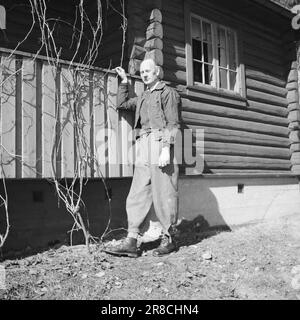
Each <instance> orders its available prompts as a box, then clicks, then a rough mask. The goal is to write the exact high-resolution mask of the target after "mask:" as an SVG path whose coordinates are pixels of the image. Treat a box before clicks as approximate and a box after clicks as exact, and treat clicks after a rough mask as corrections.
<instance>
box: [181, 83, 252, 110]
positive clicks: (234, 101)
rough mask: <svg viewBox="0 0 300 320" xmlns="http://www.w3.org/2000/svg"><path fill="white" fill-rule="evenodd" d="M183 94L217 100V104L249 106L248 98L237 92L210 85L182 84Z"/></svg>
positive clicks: (211, 100) (201, 98)
mask: <svg viewBox="0 0 300 320" xmlns="http://www.w3.org/2000/svg"><path fill="white" fill-rule="evenodd" d="M180 89H181V94H182V95H183V96H188V97H193V98H195V99H200V100H205V101H209V102H216V103H217V104H228V105H235V106H240V107H246V106H247V99H246V98H245V97H242V96H241V95H240V94H238V93H235V92H232V93H231V92H229V91H223V90H218V89H216V88H212V87H209V86H197V85H193V86H182V87H181V88H180Z"/></svg>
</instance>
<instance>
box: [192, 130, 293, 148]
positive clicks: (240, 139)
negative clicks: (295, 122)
mask: <svg viewBox="0 0 300 320" xmlns="http://www.w3.org/2000/svg"><path fill="white" fill-rule="evenodd" d="M188 127H189V128H190V129H193V130H194V131H195V132H196V129H204V139H205V140H206V141H218V142H224V143H241V144H245V145H252V146H266V147H278V148H285V150H287V151H288V148H289V145H290V140H289V138H288V137H286V138H283V137H276V139H274V136H272V135H267V134H261V133H256V132H248V131H241V129H240V130H229V129H226V128H216V127H207V126H200V127H197V126H193V125H189V126H188ZM200 137H201V136H200Z"/></svg>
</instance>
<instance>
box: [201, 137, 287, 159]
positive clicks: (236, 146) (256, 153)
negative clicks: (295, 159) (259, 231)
mask: <svg viewBox="0 0 300 320" xmlns="http://www.w3.org/2000/svg"><path fill="white" fill-rule="evenodd" d="M204 152H205V153H207V154H220V155H233V156H246V157H249V156H250V157H262V158H270V157H271V158H274V159H286V160H289V159H290V152H289V150H288V149H287V148H278V147H277V148H275V147H265V146H252V145H247V144H241V143H223V142H219V141H207V140H205V141H204Z"/></svg>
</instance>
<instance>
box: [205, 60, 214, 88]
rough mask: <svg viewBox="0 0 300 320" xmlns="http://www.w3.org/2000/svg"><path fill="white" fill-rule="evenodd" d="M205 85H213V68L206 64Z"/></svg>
mask: <svg viewBox="0 0 300 320" xmlns="http://www.w3.org/2000/svg"><path fill="white" fill-rule="evenodd" d="M204 76H205V79H204V81H205V82H204V83H205V84H209V85H212V84H213V66H211V65H209V64H204Z"/></svg>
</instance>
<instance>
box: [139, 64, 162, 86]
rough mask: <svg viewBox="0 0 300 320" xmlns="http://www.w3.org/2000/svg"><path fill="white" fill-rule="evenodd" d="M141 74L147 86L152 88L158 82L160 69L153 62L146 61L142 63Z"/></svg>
mask: <svg viewBox="0 0 300 320" xmlns="http://www.w3.org/2000/svg"><path fill="white" fill-rule="evenodd" d="M140 74H141V77H142V80H143V82H144V83H145V84H146V85H147V86H151V85H152V84H154V83H155V82H156V81H157V80H158V68H157V67H156V65H155V63H154V62H153V61H152V60H145V61H143V62H142V63H141V67H140Z"/></svg>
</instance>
